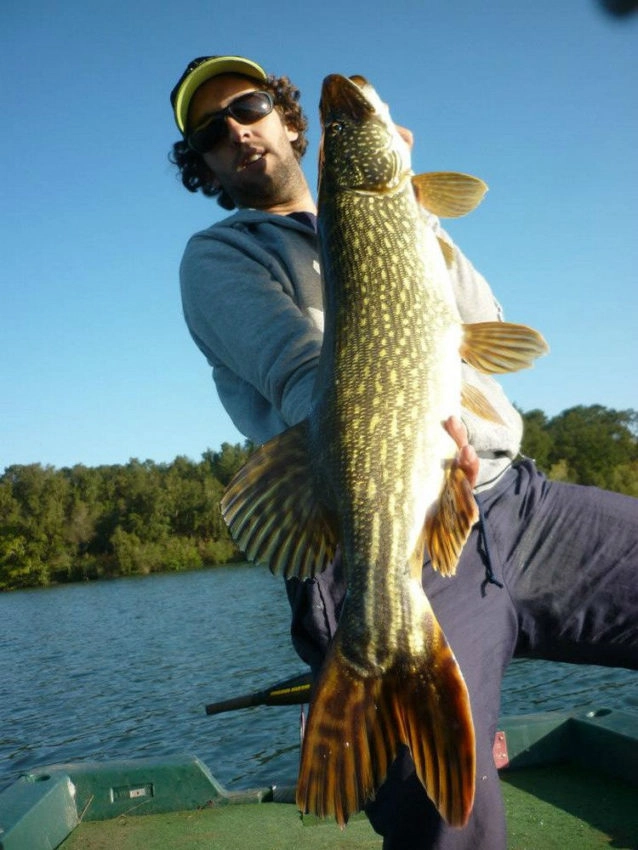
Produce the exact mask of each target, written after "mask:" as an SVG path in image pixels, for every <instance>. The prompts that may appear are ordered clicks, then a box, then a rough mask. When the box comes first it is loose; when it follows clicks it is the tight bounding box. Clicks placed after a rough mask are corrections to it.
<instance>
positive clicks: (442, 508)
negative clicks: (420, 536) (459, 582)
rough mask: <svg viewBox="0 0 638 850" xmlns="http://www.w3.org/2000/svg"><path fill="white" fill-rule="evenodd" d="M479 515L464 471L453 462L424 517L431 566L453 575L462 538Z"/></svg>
mask: <svg viewBox="0 0 638 850" xmlns="http://www.w3.org/2000/svg"><path fill="white" fill-rule="evenodd" d="M477 519H478V506H477V504H476V500H475V498H474V494H473V493H472V487H471V485H470V482H469V481H468V479H467V477H466V475H465V473H464V472H463V471H462V470H461V469H460V468H459V467H458V466H455V465H454V464H453V463H451V464H449V465H448V467H447V472H446V476H445V481H444V484H443V488H442V490H441V495H440V496H439V499H438V502H437V503H436V505H435V506H434V507H433V508H432V509H431V510H430V512H429V513H428V516H427V518H426V520H425V542H426V546H427V550H428V554H429V556H430V560H431V561H432V566H433V567H434V569H435V570H438V572H440V573H441V574H442V575H444V576H451V575H454V573H455V572H456V566H457V564H458V560H459V558H460V556H461V551H462V549H463V546H464V545H465V541H466V540H467V538H468V537H469V534H470V531H471V530H472V526H473V525H474V523H475V522H476V521H477Z"/></svg>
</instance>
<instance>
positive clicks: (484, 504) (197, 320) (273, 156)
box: [171, 56, 638, 850]
mask: <svg viewBox="0 0 638 850" xmlns="http://www.w3.org/2000/svg"><path fill="white" fill-rule="evenodd" d="M297 98H298V93H297V92H296V90H295V89H294V88H293V87H292V86H291V84H290V82H289V81H288V80H287V79H286V78H276V77H272V76H271V77H269V76H268V75H267V74H266V72H265V71H264V70H263V69H262V68H261V67H260V66H259V65H257V64H256V63H255V62H253V61H252V60H248V59H245V58H242V57H229V56H224V57H207V58H203V59H200V60H195V62H193V63H191V65H190V66H189V67H188V68H187V70H186V71H185V73H184V75H183V76H182V78H181V79H180V80H179V82H178V84H177V85H176V87H175V89H174V90H173V92H172V95H171V102H172V105H173V110H174V115H175V120H176V123H177V126H178V128H179V130H180V132H181V133H182V140H180V141H179V142H177V143H176V144H175V145H174V147H173V161H174V162H175V163H176V164H177V165H178V167H179V169H180V172H181V175H182V182H183V183H184V185H185V186H186V187H187V188H188V189H190V190H191V191H196V190H198V189H199V190H201V191H203V192H204V193H205V194H208V195H211V196H215V195H216V196H218V198H219V201H220V203H221V204H222V206H224V207H225V208H226V209H233V208H234V207H237V208H238V212H237V213H235V214H234V215H232V216H230V217H229V218H227V219H226V220H224V221H222V222H220V223H218V224H216V225H214V226H213V227H210V228H208V229H207V230H204V231H202V232H201V233H198V234H195V236H193V237H192V239H191V240H190V241H189V243H188V245H187V247H186V251H185V254H184V258H183V261H182V265H181V272H180V274H181V286H182V300H183V307H184V314H185V318H186V322H187V324H188V327H189V330H190V332H191V334H192V336H193V339H194V340H195V342H196V343H197V345H198V346H199V348H200V349H201V351H202V352H203V354H204V355H205V356H206V358H207V359H208V362H209V363H210V364H211V366H212V368H213V377H214V380H215V384H216V388H217V391H218V393H219V396H220V398H221V400H222V402H223V404H224V406H225V408H226V410H227V411H228V413H229V414H230V416H231V417H232V419H233V421H234V423H235V424H236V425H237V427H238V428H239V430H240V431H242V433H244V434H245V435H246V436H248V437H249V438H250V439H252V440H254V441H256V442H264V441H266V440H268V439H269V438H271V437H273V436H275V435H276V434H278V433H279V432H281V431H282V430H284V429H285V428H287V427H289V426H291V425H294V424H296V423H297V422H299V421H301V420H302V419H303V418H304V417H305V416H306V414H307V412H308V407H309V403H310V398H311V393H312V386H313V382H314V376H315V371H316V367H317V362H318V358H319V352H320V347H321V340H322V327H323V324H322V321H323V313H322V303H321V286H320V274H319V272H320V270H319V265H318V259H317V247H316V235H315V229H314V223H315V213H316V208H315V204H314V201H313V199H312V196H311V193H310V191H309V189H308V185H307V183H306V180H305V179H304V176H303V172H302V170H301V167H300V164H299V160H300V157H301V156H302V155H303V152H304V150H305V138H304V131H305V127H306V124H305V119H304V118H303V114H302V113H301V110H300V109H299V106H298V103H297ZM430 225H431V226H432V227H433V228H434V230H435V231H436V232H437V233H438V232H440V226H439V223H438V221H437V220H436V219H435V218H434V217H431V218H430ZM454 257H455V260H454V265H453V267H452V269H451V275H452V280H453V285H454V287H455V293H456V298H457V303H458V307H459V312H460V314H461V317H462V319H463V321H465V322H476V321H489V320H494V319H501V318H502V313H501V309H500V306H499V304H498V303H497V301H496V300H495V298H494V296H493V295H492V292H491V290H490V288H489V286H488V285H487V283H486V281H485V280H484V278H483V277H482V276H481V275H480V274H478V273H477V272H476V271H475V269H474V268H473V267H472V266H471V264H470V263H469V262H468V261H467V259H466V258H465V257H464V256H463V255H462V253H461V252H460V251H459V250H458V249H457V248H454ZM464 368H465V375H464V378H465V380H467V381H469V382H470V383H472V384H474V385H475V386H478V387H479V388H480V389H481V390H482V392H483V393H484V394H485V395H486V396H487V397H488V399H489V400H490V402H491V403H492V405H493V407H495V408H496V409H497V410H498V412H499V414H500V416H501V418H502V420H503V424H501V425H495V424H494V423H488V422H486V421H484V420H482V419H480V418H479V417H476V416H474V415H472V414H471V413H469V412H464V414H463V424H464V426H465V428H466V429H467V435H468V436H469V442H470V444H471V445H472V447H473V448H472V449H470V448H468V447H467V446H466V445H465V443H466V439H467V438H466V436H465V431H464V430H463V429H461V430H460V431H459V428H458V423H457V424H456V428H455V429H454V435H455V439H456V440H457V443H458V444H459V446H460V447H461V449H462V451H461V453H460V456H459V459H458V462H459V463H461V464H462V465H463V468H464V469H465V470H466V471H467V472H468V473H469V475H470V477H471V479H472V481H473V482H474V484H475V485H476V486H475V492H476V494H477V501H478V503H479V507H480V513H481V519H480V521H479V523H477V525H476V526H475V528H474V529H473V531H472V534H471V536H470V539H469V540H468V542H467V544H466V546H465V549H464V551H463V554H462V557H461V560H460V563H459V566H458V570H457V575H456V577H455V578H454V580H452V581H450V580H449V579H445V578H442V577H441V576H439V575H438V574H437V573H435V572H434V571H433V570H432V568H431V566H430V565H429V563H427V562H426V564H425V565H424V569H423V584H424V588H425V591H426V593H427V595H428V598H429V599H430V601H431V603H432V607H433V609H434V612H435V614H436V616H437V618H438V619H439V622H440V623H441V626H442V628H443V630H444V632H445V634H446V636H447V638H448V640H449V642H450V644H451V646H452V648H453V650H454V653H455V655H456V657H457V659H458V661H459V664H460V667H461V669H462V671H463V673H464V676H465V679H466V682H467V685H468V690H469V693H470V698H471V702H472V711H473V717H474V724H475V730H476V737H477V782H476V797H475V804H474V810H473V813H472V816H471V818H470V821H469V823H468V825H467V827H465V828H464V829H462V830H458V829H452V828H449V827H447V826H446V824H445V823H443V822H442V820H441V819H440V817H439V815H438V814H437V812H436V810H435V808H434V806H433V805H432V804H431V803H430V801H429V800H428V798H427V796H426V795H425V793H424V791H423V789H422V787H421V785H420V783H419V782H418V780H417V779H416V776H415V773H414V769H413V766H412V763H411V760H410V758H409V755H408V753H407V752H403V753H402V754H401V755H400V757H399V758H398V759H397V760H396V762H395V763H394V764H393V765H392V767H391V769H390V774H389V776H388V779H387V781H386V782H385V783H384V785H383V786H382V788H381V789H380V791H379V793H378V795H377V797H376V799H375V801H374V802H373V803H371V804H370V805H369V806H368V808H367V812H368V816H369V817H370V820H371V822H372V824H373V826H374V827H375V829H377V831H379V832H380V833H381V834H382V835H383V836H384V845H383V846H384V848H392V850H396V848H402V850H421V848H423V850H425V848H446V850H451V848H458V850H460V848H485V850H500V848H504V847H505V846H506V842H505V824H504V816H503V809H502V801H501V795H500V788H499V783H498V777H497V772H496V769H495V767H494V762H493V758H492V742H493V740H494V734H495V731H496V724H497V720H498V714H499V707H500V688H501V680H502V676H503V673H504V671H505V669H506V667H507V664H508V662H509V660H510V659H511V658H512V657H513V655H515V654H518V655H528V656H535V657H543V658H551V659H555V660H562V661H571V662H586V663H598V664H610V665H618V666H627V667H631V668H638V623H637V617H636V611H637V610H638V581H637V578H638V574H637V566H636V564H637V562H638V502H637V501H636V500H633V499H630V498H629V497H623V496H620V495H618V494H613V493H606V492H603V491H600V490H596V489H594V488H584V487H577V486H573V485H567V484H560V483H557V482H549V481H547V480H546V479H545V478H544V477H543V476H542V475H541V474H540V473H539V472H538V470H537V469H536V468H535V466H534V464H533V462H532V461H530V460H529V459H526V458H519V459H517V458H518V457H519V448H520V441H521V436H522V423H521V419H520V416H519V415H518V413H517V412H516V410H515V409H514V408H513V406H512V405H511V404H510V402H509V401H508V400H507V398H506V397H505V395H504V393H503V392H502V390H501V388H500V386H499V385H498V384H497V383H496V381H494V380H493V379H491V378H487V377H485V376H480V375H478V374H477V373H475V372H473V370H471V368H470V367H464ZM477 457H478V463H477ZM477 466H478V469H477ZM288 593H289V597H290V599H291V603H292V606H293V625H292V634H293V641H294V643H295V646H296V648H297V650H298V652H299V654H300V655H301V656H302V658H304V659H305V660H306V661H307V662H308V663H309V664H310V665H311V667H312V668H313V670H315V671H316V670H317V669H318V667H319V666H320V664H321V660H322V658H323V656H324V654H325V651H326V648H327V645H328V643H329V641H330V638H331V637H332V635H333V634H334V630H335V628H336V623H337V619H338V614H339V609H340V605H341V602H342V600H343V595H344V582H343V577H342V575H341V573H340V571H339V567H338V565H333V567H331V568H330V569H329V570H327V571H326V572H325V573H323V574H322V575H321V576H319V577H317V578H316V579H313V580H312V581H309V582H304V583H301V582H289V583H288Z"/></svg>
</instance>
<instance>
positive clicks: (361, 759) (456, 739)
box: [297, 606, 476, 827]
mask: <svg viewBox="0 0 638 850" xmlns="http://www.w3.org/2000/svg"><path fill="white" fill-rule="evenodd" d="M425 619H426V622H425V626H426V628H427V629H428V633H429V635H430V637H431V640H430V641H429V642H428V647H427V650H425V651H424V652H423V653H422V654H421V655H419V656H416V657H407V656H406V657H403V658H401V659H400V660H398V661H397V662H396V663H395V664H394V665H392V666H391V667H390V668H389V669H388V670H387V672H386V673H385V674H384V675H383V676H382V677H374V676H365V675H362V674H361V673H360V672H359V670H358V669H357V668H355V667H354V666H353V665H352V664H351V663H350V662H349V661H348V659H347V658H346V657H345V655H344V654H343V651H342V648H341V646H340V644H339V639H338V636H337V637H336V638H335V643H334V645H333V648H332V649H331V652H330V654H329V655H328V657H327V659H326V662H325V665H324V668H323V670H322V673H321V674H320V678H319V680H318V682H317V685H316V687H315V689H314V696H313V701H312V703H311V706H310V712H309V715H308V722H307V725H306V732H305V735H304V741H303V747H302V753H301V765H300V769H299V780H298V783H297V806H298V807H299V809H300V810H301V811H302V812H304V813H312V814H316V815H318V816H319V817H328V816H332V817H334V818H335V819H336V821H337V823H338V824H339V825H340V826H341V827H343V826H345V824H346V823H347V821H348V819H349V817H350V816H351V815H352V814H354V813H355V812H358V811H360V810H361V809H362V808H363V807H364V806H365V804H366V802H367V801H368V800H370V799H372V798H373V797H374V795H375V793H376V791H377V790H378V788H379V786H380V785H381V784H382V782H383V781H384V779H385V777H386V776H387V772H388V769H389V767H390V765H391V763H392V762H393V761H394V759H395V757H396V756H397V754H398V752H399V749H400V747H401V745H406V746H407V747H408V748H409V749H410V753H411V755H412V759H413V761H414V764H415V767H416V772H417V776H418V777H419V780H420V782H421V784H422V785H423V787H424V788H425V791H426V793H427V794H428V796H429V798H430V799H431V800H432V802H433V803H434V805H435V806H436V808H437V810H438V811H439V813H440V815H441V817H443V818H444V819H445V820H446V821H447V822H448V823H449V824H451V825H453V826H463V825H464V824H465V823H466V822H467V819H468V817H469V815H470V812H471V810H472V805H473V801H474V786H475V769H476V768H475V739H474V726H473V723H472V714H471V710H470V703H469V698H468V694H467V688H466V686H465V681H464V679H463V675H462V673H461V671H460V668H459V666H458V664H457V662H456V659H455V658H454V655H453V653H452V651H451V649H450V647H449V645H448V643H447V641H446V639H445V636H444V635H443V632H442V630H441V628H440V626H439V624H438V622H437V621H436V618H435V617H434V614H433V613H432V610H431V609H430V608H429V606H428V613H427V615H426V618H425Z"/></svg>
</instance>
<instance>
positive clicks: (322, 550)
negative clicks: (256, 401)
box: [221, 421, 337, 578]
mask: <svg viewBox="0 0 638 850" xmlns="http://www.w3.org/2000/svg"><path fill="white" fill-rule="evenodd" d="M306 434H307V425H306V422H305V421H304V422H301V423H300V424H299V425H295V426H294V427H293V428H289V429H288V430H287V431H284V432H283V434H280V435H279V436H277V437H275V438H274V439H272V440H270V441H269V442H267V443H265V444H264V445H263V446H261V448H259V449H258V450H257V451H256V452H255V453H254V454H252V455H251V456H250V458H249V459H248V461H247V463H246V464H245V465H244V466H243V467H242V468H241V469H240V470H239V472H238V473H237V475H236V476H235V477H234V478H233V480H232V481H231V482H230V484H229V485H228V488H227V489H226V492H225V493H224V495H223V497H222V501H221V508H222V514H223V517H224V519H225V521H226V523H227V525H228V528H229V531H230V534H231V536H232V538H233V540H234V541H235V543H237V545H238V546H239V548H240V549H241V550H242V551H243V552H244V553H245V555H246V557H247V558H248V560H250V561H255V562H259V563H262V564H267V565H268V567H269V568H270V570H271V572H273V573H283V575H284V576H285V577H286V578H290V577H291V576H299V577H300V578H307V577H309V576H313V575H315V574H316V573H319V572H321V571H322V570H324V569H325V568H326V567H327V566H328V564H329V563H330V561H332V559H333V558H334V554H335V549H336V545H337V536H336V533H335V527H334V524H333V523H332V522H331V520H330V519H329V517H328V516H327V514H326V512H325V511H324V510H323V509H322V507H321V505H320V504H319V503H318V502H317V500H316V498H315V496H314V493H313V487H312V473H311V470H310V464H309V456H308V450H307V448H306V446H307V442H308V441H307V436H306Z"/></svg>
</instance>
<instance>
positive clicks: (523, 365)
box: [460, 322, 549, 374]
mask: <svg viewBox="0 0 638 850" xmlns="http://www.w3.org/2000/svg"><path fill="white" fill-rule="evenodd" d="M548 351H549V346H548V345H547V343H546V342H545V340H544V339H543V337H542V336H541V334H539V332H538V331H536V330H534V328H530V327H528V326H527V325H515V324H512V323H511V322H476V323H474V324H465V325H463V341H462V342H461V348H460V354H461V357H462V358H463V360H465V362H466V363H469V364H470V366H473V367H474V368H475V369H478V371H479V372H485V373H486V374H498V373H503V372H518V371H519V369H529V367H530V366H532V364H533V362H534V360H535V359H536V358H537V357H540V356H541V354H546V353H547V352H548Z"/></svg>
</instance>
